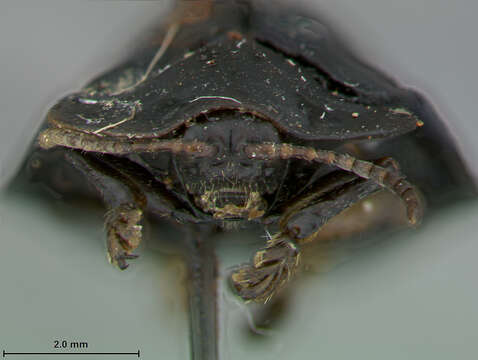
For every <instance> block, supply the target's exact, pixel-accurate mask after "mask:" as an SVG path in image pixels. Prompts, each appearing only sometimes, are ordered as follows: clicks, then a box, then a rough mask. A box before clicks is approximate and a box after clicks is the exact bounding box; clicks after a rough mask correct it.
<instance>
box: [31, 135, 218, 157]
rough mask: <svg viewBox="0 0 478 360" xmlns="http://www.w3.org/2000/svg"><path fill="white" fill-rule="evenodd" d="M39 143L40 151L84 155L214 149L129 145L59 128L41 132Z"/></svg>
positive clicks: (195, 144)
mask: <svg viewBox="0 0 478 360" xmlns="http://www.w3.org/2000/svg"><path fill="white" fill-rule="evenodd" d="M38 144H39V145H40V147H41V148H43V149H51V148H53V147H55V146H62V147H66V148H70V149H77V150H81V151H87V152H96V153H104V154H110V155H126V154H131V153H139V152H145V153H154V152H158V151H169V152H171V153H173V154H179V153H185V154H189V155H193V156H196V157H205V156H211V154H212V153H213V152H214V148H213V147H212V146H210V145H207V144H206V143H203V142H200V141H183V140H181V139H178V140H165V139H147V140H145V141H142V142H138V141H135V142H132V141H131V140H130V139H125V138H107V137H103V136H101V135H95V134H91V133H90V134H88V133H82V132H78V131H71V130H67V129H60V128H50V129H47V130H45V131H43V132H41V133H40V135H39V136H38Z"/></svg>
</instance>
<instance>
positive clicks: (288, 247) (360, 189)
mask: <svg viewBox="0 0 478 360" xmlns="http://www.w3.org/2000/svg"><path fill="white" fill-rule="evenodd" d="M377 163H378V164H380V165H383V166H386V167H388V168H389V169H391V170H392V171H393V170H397V171H398V167H397V164H396V162H394V161H393V160H392V159H390V158H385V159H382V160H380V161H378V162H377ZM381 189H382V188H381V186H380V185H378V184H376V183H374V182H373V181H370V180H365V179H361V178H359V177H358V176H356V175H354V174H350V173H346V172H342V171H337V172H334V173H332V174H329V175H328V176H326V177H325V178H323V179H320V181H319V182H318V183H317V184H315V186H314V188H313V189H312V191H311V192H310V194H308V195H305V196H303V197H301V198H299V199H298V200H296V201H295V202H294V203H293V204H291V205H290V206H289V207H288V210H287V211H286V212H285V213H284V214H283V216H282V217H281V219H280V221H279V225H280V229H281V231H280V232H279V233H278V234H276V235H275V236H273V237H271V239H270V240H269V241H268V243H267V247H266V248H265V249H262V250H260V251H259V252H257V253H256V255H255V256H254V259H253V262H252V264H248V265H244V266H242V267H240V268H239V269H238V270H237V271H236V272H234V273H233V274H232V276H231V281H232V285H233V287H234V288H235V290H236V292H237V293H238V295H239V296H240V297H242V298H243V299H244V300H246V301H256V302H267V301H268V300H269V299H270V298H271V297H272V296H274V294H275V293H276V292H277V291H278V290H280V289H281V288H282V287H283V286H284V285H285V284H286V283H287V281H288V280H289V279H290V278H291V276H292V275H293V274H294V273H295V271H296V269H297V267H298V264H299V258H300V248H299V245H300V244H301V243H306V242H308V241H311V240H313V239H315V238H316V234H317V231H318V230H319V229H320V228H321V227H322V226H323V225H325V224H326V223H327V222H328V221H329V220H330V219H332V218H333V217H335V216H336V215H338V214H339V213H341V212H342V211H344V210H346V209H347V208H349V207H350V206H352V205H353V204H355V203H357V202H358V201H360V200H361V199H364V198H366V197H368V196H370V195H372V194H374V193H375V192H377V191H380V190H381Z"/></svg>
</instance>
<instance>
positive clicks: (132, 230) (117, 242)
mask: <svg viewBox="0 0 478 360" xmlns="http://www.w3.org/2000/svg"><path fill="white" fill-rule="evenodd" d="M141 217H142V210H141V209H139V208H137V207H136V206H135V205H133V204H122V205H119V206H118V207H116V208H113V209H112V210H110V211H109V212H108V213H107V215H106V223H105V226H106V232H107V242H108V245H107V247H108V259H109V261H110V263H112V264H113V265H116V266H117V267H118V268H119V269H121V270H125V269H126V268H127V267H128V266H129V264H128V263H127V262H126V260H132V259H136V258H137V257H138V255H135V254H132V253H131V252H132V251H133V250H135V249H136V248H137V247H138V245H139V244H140V242H141V235H142V226H141V225H138V224H139V222H140V221H141Z"/></svg>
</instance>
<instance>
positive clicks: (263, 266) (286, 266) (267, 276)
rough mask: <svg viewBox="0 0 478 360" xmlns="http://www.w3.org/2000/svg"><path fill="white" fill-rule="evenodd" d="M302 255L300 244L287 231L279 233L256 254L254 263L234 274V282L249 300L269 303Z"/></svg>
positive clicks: (240, 294)
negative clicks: (290, 237)
mask: <svg viewBox="0 0 478 360" xmlns="http://www.w3.org/2000/svg"><path fill="white" fill-rule="evenodd" d="M299 258H300V251H299V249H298V248H297V245H296V244H294V242H293V241H292V240H290V239H288V238H286V237H285V236H284V235H283V234H279V235H276V236H274V237H273V238H272V239H271V240H269V241H268V245H267V247H266V248H265V249H262V250H260V251H258V252H257V253H256V254H255V256H254V259H253V263H252V264H247V265H243V266H241V267H240V268H239V269H237V270H236V271H235V272H234V273H233V274H232V275H231V278H230V280H231V283H232V286H233V288H234V289H235V290H236V292H237V294H238V295H239V296H240V297H241V298H242V299H244V300H246V301H255V302H259V303H267V302H268V301H269V300H270V299H271V298H272V297H273V296H274V295H275V294H276V292H277V291H278V290H280V289H281V288H282V287H283V286H284V285H285V284H286V283H287V282H288V281H289V280H290V278H291V277H292V276H293V275H294V273H295V271H296V270H297V267H298V265H299Z"/></svg>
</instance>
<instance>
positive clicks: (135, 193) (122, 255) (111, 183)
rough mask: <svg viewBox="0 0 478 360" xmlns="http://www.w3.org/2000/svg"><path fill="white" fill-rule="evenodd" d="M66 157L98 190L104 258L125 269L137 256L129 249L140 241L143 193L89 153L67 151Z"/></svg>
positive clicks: (143, 204)
mask: <svg viewBox="0 0 478 360" xmlns="http://www.w3.org/2000/svg"><path fill="white" fill-rule="evenodd" d="M66 158H67V160H68V161H70V162H71V163H72V164H73V166H74V167H75V168H76V169H78V170H79V171H80V172H82V173H83V175H85V177H86V178H87V179H88V180H89V181H90V182H91V183H92V184H94V186H95V188H96V189H97V190H98V192H99V193H100V196H101V198H102V199H103V202H104V203H105V205H106V207H107V208H108V211H107V213H106V221H105V229H106V234H107V251H108V260H109V262H110V263H111V264H113V265H115V266H117V267H118V268H119V269H121V270H124V269H126V268H127V267H128V265H129V264H128V263H127V260H129V259H135V258H137V257H138V256H137V255H134V254H132V252H133V250H135V249H136V248H137V247H138V245H139V244H140V242H141V237H142V226H141V225H140V221H141V218H142V214H143V210H142V209H143V208H144V206H145V205H146V200H145V197H144V195H143V194H142V193H141V192H140V190H139V189H137V188H136V187H135V186H134V184H132V183H131V182H129V181H127V179H125V178H123V177H122V175H121V174H120V173H118V172H117V171H116V170H114V169H113V168H111V167H109V166H108V165H106V164H103V163H102V162H100V161H98V160H97V159H96V158H94V157H93V156H89V155H88V154H80V153H78V152H76V151H70V152H68V153H67V155H66Z"/></svg>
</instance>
